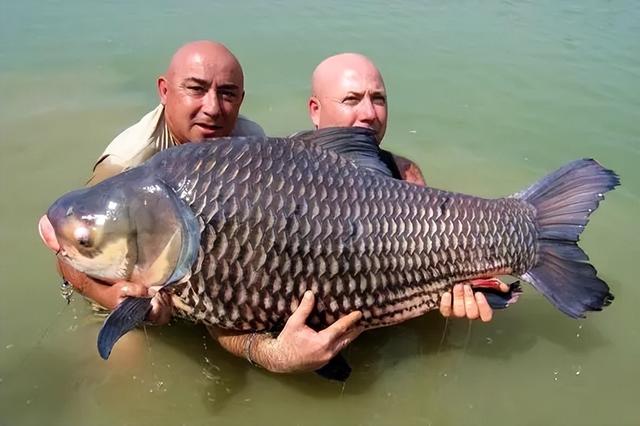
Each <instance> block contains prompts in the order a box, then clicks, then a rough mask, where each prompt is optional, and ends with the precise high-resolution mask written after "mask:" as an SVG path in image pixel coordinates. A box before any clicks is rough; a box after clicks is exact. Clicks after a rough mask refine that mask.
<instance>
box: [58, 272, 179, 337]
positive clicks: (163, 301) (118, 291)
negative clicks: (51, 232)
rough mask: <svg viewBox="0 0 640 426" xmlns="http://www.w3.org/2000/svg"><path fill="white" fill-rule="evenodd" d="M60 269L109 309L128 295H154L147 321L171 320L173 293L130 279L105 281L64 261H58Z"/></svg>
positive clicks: (78, 290)
mask: <svg viewBox="0 0 640 426" xmlns="http://www.w3.org/2000/svg"><path fill="white" fill-rule="evenodd" d="M58 269H59V272H60V274H61V275H62V277H64V278H65V279H66V280H67V281H68V282H69V283H70V284H71V285H72V286H73V288H74V289H75V290H76V291H77V292H78V293H80V294H82V295H83V296H85V297H87V298H88V299H91V300H93V301H94V302H96V303H97V304H99V305H101V306H103V307H104V308H106V309H107V310H110V311H112V310H114V309H115V308H116V307H117V306H118V305H119V304H120V303H121V302H122V301H123V300H124V299H125V298H126V297H153V298H152V299H151V311H150V312H149V314H148V315H147V321H149V322H150V323H151V324H154V325H165V324H168V323H169V321H171V314H172V308H173V305H172V303H171V295H170V294H168V293H166V292H162V291H158V289H157V288H153V287H152V288H147V287H145V286H144V285H142V284H138V283H132V282H128V281H118V282H116V283H114V284H113V285H110V284H108V283H103V282H100V281H98V280H95V279H93V278H91V277H89V276H88V275H86V274H83V273H82V272H79V271H77V270H75V269H73V268H72V267H71V266H69V265H68V264H66V263H65V262H62V261H58Z"/></svg>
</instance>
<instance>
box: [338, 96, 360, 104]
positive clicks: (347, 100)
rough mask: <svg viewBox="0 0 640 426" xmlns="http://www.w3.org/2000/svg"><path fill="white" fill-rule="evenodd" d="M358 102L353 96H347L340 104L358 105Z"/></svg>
mask: <svg viewBox="0 0 640 426" xmlns="http://www.w3.org/2000/svg"><path fill="white" fill-rule="evenodd" d="M359 102H360V99H358V98H357V97H355V96H347V97H346V98H344V99H343V100H342V103H343V104H345V105H358V103H359Z"/></svg>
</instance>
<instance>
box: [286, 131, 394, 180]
mask: <svg viewBox="0 0 640 426" xmlns="http://www.w3.org/2000/svg"><path fill="white" fill-rule="evenodd" d="M293 137H294V138H297V139H302V140H305V141H310V142H312V143H314V144H315V145H318V146H321V147H322V148H324V149H327V150H330V151H333V152H335V153H336V154H338V155H340V156H341V157H344V158H346V159H348V160H350V161H351V162H353V163H354V164H355V165H356V166H357V167H363V168H365V169H368V170H371V171H373V172H376V173H380V174H383V175H385V176H389V177H392V176H393V174H392V173H391V170H389V166H387V164H386V163H385V161H384V159H383V157H382V155H383V154H382V151H381V150H380V148H379V147H378V141H377V139H376V132H375V131H374V130H371V129H367V128H365V127H331V128H326V129H320V130H315V131H310V132H304V133H299V134H296V135H294V136H293Z"/></svg>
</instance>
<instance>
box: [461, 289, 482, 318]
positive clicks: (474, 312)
mask: <svg viewBox="0 0 640 426" xmlns="http://www.w3.org/2000/svg"><path fill="white" fill-rule="evenodd" d="M464 308H465V311H466V313H467V318H469V319H472V320H474V319H476V318H478V315H479V314H478V305H477V304H476V298H475V297H474V295H473V290H472V289H471V286H470V285H468V284H465V285H464Z"/></svg>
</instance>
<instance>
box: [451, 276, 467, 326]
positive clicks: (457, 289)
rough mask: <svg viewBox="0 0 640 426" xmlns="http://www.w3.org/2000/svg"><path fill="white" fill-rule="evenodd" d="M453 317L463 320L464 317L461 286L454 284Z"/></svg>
mask: <svg viewBox="0 0 640 426" xmlns="http://www.w3.org/2000/svg"><path fill="white" fill-rule="evenodd" d="M453 315H454V316H456V317H458V318H464V317H465V316H466V310H465V306H464V290H463V286H462V284H456V285H454V286H453Z"/></svg>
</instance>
